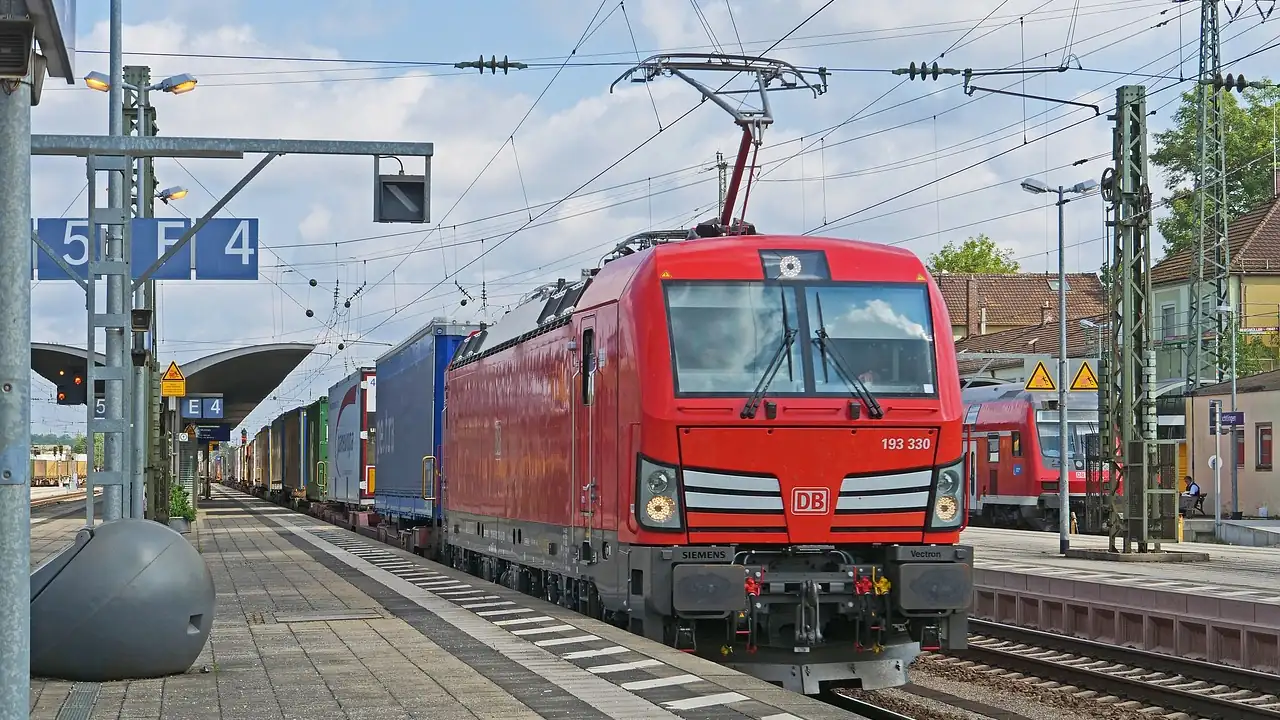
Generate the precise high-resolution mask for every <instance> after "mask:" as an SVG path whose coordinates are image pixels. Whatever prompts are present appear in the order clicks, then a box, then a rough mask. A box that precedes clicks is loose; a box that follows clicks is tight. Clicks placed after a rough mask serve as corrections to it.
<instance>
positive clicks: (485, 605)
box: [460, 600, 515, 610]
mask: <svg viewBox="0 0 1280 720" xmlns="http://www.w3.org/2000/svg"><path fill="white" fill-rule="evenodd" d="M503 605H515V601H512V600H503V601H501V602H483V603H471V604H469V605H462V606H460V607H462V608H464V609H467V610H475V609H476V608H490V607H502V606H503Z"/></svg>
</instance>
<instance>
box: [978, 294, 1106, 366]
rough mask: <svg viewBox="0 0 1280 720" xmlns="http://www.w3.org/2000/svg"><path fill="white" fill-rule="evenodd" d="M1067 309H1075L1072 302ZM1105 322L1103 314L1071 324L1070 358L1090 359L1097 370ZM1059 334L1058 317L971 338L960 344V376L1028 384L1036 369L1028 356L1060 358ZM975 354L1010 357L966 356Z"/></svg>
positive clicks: (1068, 345) (1075, 320) (1076, 320)
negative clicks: (1041, 322)
mask: <svg viewBox="0 0 1280 720" xmlns="http://www.w3.org/2000/svg"><path fill="white" fill-rule="evenodd" d="M1067 307H1071V304H1070V303H1069V302H1068V304H1067ZM1104 322H1105V317H1104V316H1101V315H1098V316H1094V317H1091V318H1074V319H1071V320H1070V321H1069V322H1068V323H1067V357H1068V358H1087V359H1089V360H1090V361H1091V364H1092V365H1093V367H1094V370H1095V371H1096V370H1097V363H1096V362H1092V360H1093V358H1096V357H1098V354H1099V347H1100V345H1101V343H1102V341H1103V340H1104V338H1103V337H1102V335H1101V332H1102V331H1101V329H1100V327H1099V326H1100V325H1101V324H1102V323H1104ZM1059 332H1060V330H1059V328H1058V319H1057V316H1056V315H1046V317H1045V321H1044V323H1043V324H1039V323H1038V324H1036V325H1031V326H1028V327H1017V328H1011V329H1009V330H1001V331H1000V332H994V333H989V334H987V335H969V336H967V337H965V338H963V339H961V340H959V341H957V342H956V353H957V355H956V360H957V362H958V363H959V368H960V377H961V378H964V379H973V378H977V377H982V378H995V379H1000V380H1009V381H1012V382H1025V381H1026V379H1027V376H1028V375H1029V374H1030V371H1031V369H1034V367H1035V362H1034V361H1031V360H1029V359H1025V358H1026V356H1044V357H1045V358H1055V359H1056V358H1057V357H1058V348H1059V347H1060V344H1059V342H1058V337H1059ZM975 354H983V355H996V354H999V355H1008V356H1009V357H1008V358H991V357H982V358H975V359H967V358H966V357H965V356H966V355H975ZM1018 356H1023V357H1018ZM1055 372H1056V370H1055Z"/></svg>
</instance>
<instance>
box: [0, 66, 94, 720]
mask: <svg viewBox="0 0 1280 720" xmlns="http://www.w3.org/2000/svg"><path fill="white" fill-rule="evenodd" d="M29 79H30V78H29V77H28V80H29ZM0 188H4V191H3V192H0V598H4V604H5V606H6V607H5V610H4V612H0V720H20V719H21V720H26V718H27V717H28V715H29V713H30V692H31V578H30V572H31V565H30V563H31V464H30V461H29V460H28V458H30V452H31V276H30V268H31V87H30V85H29V84H28V82H26V81H24V82H21V83H17V82H10V81H5V82H4V84H3V85H0ZM91 451H92V450H91Z"/></svg>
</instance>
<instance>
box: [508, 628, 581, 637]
mask: <svg viewBox="0 0 1280 720" xmlns="http://www.w3.org/2000/svg"><path fill="white" fill-rule="evenodd" d="M577 629H578V628H576V627H574V626H572V625H548V626H547V627H539V628H525V629H523V630H512V631H511V634H512V635H516V636H518V637H524V636H526V635H546V634H547V633H558V632H564V631H565V630H577Z"/></svg>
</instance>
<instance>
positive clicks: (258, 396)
mask: <svg viewBox="0 0 1280 720" xmlns="http://www.w3.org/2000/svg"><path fill="white" fill-rule="evenodd" d="M314 349H315V345H312V344H310V343H272V344H268V345H254V346H250V347H243V348H236V349H234V350H225V351H223V352H219V353H214V354H212V355H206V356H205V357H202V358H199V359H197V360H192V361H189V362H187V363H185V364H182V365H180V366H179V367H181V369H182V374H183V375H185V376H186V377H187V393H189V394H191V395H202V394H215V395H217V394H220V395H222V397H223V414H224V420H223V422H224V423H227V424H230V425H231V427H233V428H234V427H235V426H237V425H239V424H240V423H241V422H244V419H245V418H246V417H248V416H249V413H251V412H253V410H254V408H256V407H257V406H258V404H259V403H261V402H262V401H263V400H265V399H266V398H267V396H268V395H269V394H271V392H272V391H273V390H275V389H276V388H277V387H279V386H280V383H282V382H284V379H285V378H286V377H288V376H289V373H291V372H293V371H294V369H296V368H297V367H298V365H300V364H302V361H303V360H304V359H306V357H307V356H308V355H310V354H311V351H312V350H314ZM87 357H88V353H87V352H86V351H85V350H84V349H83V348H77V347H71V346H70V345H55V344H49V343H32V344H31V369H32V370H35V371H36V373H37V374H39V375H40V377H42V378H44V379H46V380H48V381H49V382H52V383H55V384H56V383H57V382H58V371H59V370H69V369H74V368H76V367H81V368H82V367H84V364H85V361H86V359H87ZM94 361H95V363H96V364H97V366H99V367H101V366H103V365H105V364H106V358H105V357H104V356H103V355H102V353H96V354H95V356H94ZM167 366H168V362H167V361H162V363H161V372H163V371H164V368H165V367H167ZM95 385H96V386H97V387H96V393H97V394H101V393H102V392H103V387H104V385H105V383H104V382H103V381H101V380H99V381H97V382H96V383H95Z"/></svg>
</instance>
